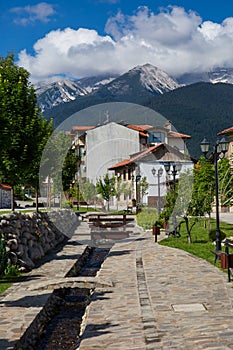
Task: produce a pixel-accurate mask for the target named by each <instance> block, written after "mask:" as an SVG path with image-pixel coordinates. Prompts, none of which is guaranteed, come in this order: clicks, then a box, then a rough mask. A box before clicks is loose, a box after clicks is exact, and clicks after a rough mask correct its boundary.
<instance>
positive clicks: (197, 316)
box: [77, 233, 233, 350]
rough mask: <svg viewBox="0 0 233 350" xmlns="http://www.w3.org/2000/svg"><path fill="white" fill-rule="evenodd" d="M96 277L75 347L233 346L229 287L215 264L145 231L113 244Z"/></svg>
mask: <svg viewBox="0 0 233 350" xmlns="http://www.w3.org/2000/svg"><path fill="white" fill-rule="evenodd" d="M99 277H100V278H101V277H102V278H105V279H107V280H112V281H113V282H114V283H115V286H114V287H113V288H108V289H96V290H95V294H94V300H93V302H92V303H91V304H90V306H89V309H88V312H87V318H86V324H85V329H84V333H83V336H82V339H81V342H80V344H79V347H77V349H79V350H96V349H108V350H117V349H118V350H126V349H127V350H129V349H130V350H133V349H134V350H149V349H165V350H167V349H177V350H178V349H179V350H180V349H184V350H189V349H190V350H193V349H233V323H232V320H233V309H232V302H233V289H232V284H231V283H228V282H227V275H226V274H225V273H223V272H221V271H220V270H219V269H218V268H217V267H215V266H212V265H210V264H209V263H207V262H206V261H204V260H202V259H199V258H196V257H194V256H192V255H190V254H188V253H186V252H184V251H180V250H177V249H172V248H169V247H164V246H160V245H159V244H158V243H154V242H153V238H152V236H151V234H150V233H146V234H144V235H143V236H142V237H141V238H140V239H139V240H137V241H135V242H132V243H130V244H128V245H123V244H122V245H121V244H117V245H115V246H114V248H113V249H112V251H111V254H110V256H109V257H108V259H107V260H106V261H105V263H104V265H103V268H102V270H101V271H100V275H99Z"/></svg>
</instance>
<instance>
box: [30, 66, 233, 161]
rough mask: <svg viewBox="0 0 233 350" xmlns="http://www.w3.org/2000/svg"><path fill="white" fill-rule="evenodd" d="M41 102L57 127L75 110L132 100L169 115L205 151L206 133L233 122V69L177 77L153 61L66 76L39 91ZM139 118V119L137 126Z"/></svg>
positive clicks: (195, 148)
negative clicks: (112, 70) (83, 75)
mask: <svg viewBox="0 0 233 350" xmlns="http://www.w3.org/2000/svg"><path fill="white" fill-rule="evenodd" d="M36 93H37V98H38V104H39V106H40V107H41V109H42V111H43V114H44V115H45V117H46V118H47V119H50V118H53V119H54V125H55V126H58V125H59V124H60V123H61V122H62V121H64V120H65V119H66V118H67V117H69V116H71V115H72V114H74V113H76V112H78V111H80V110H82V109H85V108H87V107H90V106H93V105H97V104H100V103H106V102H131V103H136V104H140V105H143V106H145V107H149V108H151V109H154V110H156V111H157V112H159V113H161V114H162V115H163V116H164V117H165V118H166V119H169V120H170V121H171V122H172V124H173V125H174V126H175V128H176V129H177V130H178V131H179V132H181V133H187V134H189V135H191V136H192V138H191V140H190V141H189V144H188V148H189V152H190V154H191V155H192V156H194V157H197V156H199V154H200V151H199V143H200V141H201V140H202V138H203V137H204V136H206V137H208V138H209V139H210V141H212V142H214V141H215V139H216V136H217V133H218V132H219V131H222V130H223V129H225V128H227V127H230V126H232V125H233V69H225V68H217V69H216V70H215V71H212V72H206V73H189V74H185V75H182V76H180V77H179V79H174V78H172V77H171V76H169V75H168V74H167V73H165V72H163V71H162V70H160V69H159V68H157V67H154V66H152V65H150V64H145V65H143V66H137V67H135V68H133V69H131V70H129V71H128V72H126V73H124V74H122V75H120V76H116V75H113V74H112V75H102V76H96V77H89V78H83V79H80V80H76V81H72V80H68V79H66V80H63V81H60V82H56V83H52V84H49V85H45V86H40V87H38V88H37V89H36ZM137 123H140V121H139V120H138V121H137V120H135V124H137Z"/></svg>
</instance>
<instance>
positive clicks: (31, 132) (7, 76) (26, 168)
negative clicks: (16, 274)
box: [0, 55, 49, 209]
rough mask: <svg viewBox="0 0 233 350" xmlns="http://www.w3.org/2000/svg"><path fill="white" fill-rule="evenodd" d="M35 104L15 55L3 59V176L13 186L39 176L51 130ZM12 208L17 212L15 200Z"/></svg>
mask: <svg viewBox="0 0 233 350" xmlns="http://www.w3.org/2000/svg"><path fill="white" fill-rule="evenodd" d="M36 103H37V98H36V94H35V91H34V87H33V85H31V84H30V82H29V73H28V72H27V71H26V70H25V69H24V68H22V67H18V66H17V65H15V64H14V56H13V55H8V56H7V57H6V58H2V57H0V133H1V139H0V149H1V153H0V176H1V180H2V181H5V182H7V183H9V184H11V185H12V186H14V185H16V184H25V183H26V182H27V181H34V179H35V178H36V177H37V176H38V167H39V161H38V160H39V158H40V156H41V152H42V148H43V146H44V138H47V136H48V133H47V132H48V129H49V128H47V127H45V126H47V123H48V122H47V121H45V119H43V118H42V116H41V114H40V111H39V110H38V109H37V108H36ZM38 133H39V135H38ZM12 204H13V206H12V209H14V200H12Z"/></svg>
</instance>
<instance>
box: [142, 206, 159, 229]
mask: <svg viewBox="0 0 233 350" xmlns="http://www.w3.org/2000/svg"><path fill="white" fill-rule="evenodd" d="M156 220H158V211H157V209H154V208H143V209H142V211H141V212H140V213H138V214H137V224H138V225H139V226H141V227H142V228H143V229H144V230H147V229H152V226H153V225H154V223H155V221H156Z"/></svg>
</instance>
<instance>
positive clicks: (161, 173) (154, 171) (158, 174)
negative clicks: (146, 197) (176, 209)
mask: <svg viewBox="0 0 233 350" xmlns="http://www.w3.org/2000/svg"><path fill="white" fill-rule="evenodd" d="M151 172H152V175H153V176H155V174H156V169H155V168H153V169H152V170H151ZM162 175H163V168H159V169H158V173H157V177H158V217H159V216H160V212H161V203H160V177H161V176H162Z"/></svg>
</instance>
